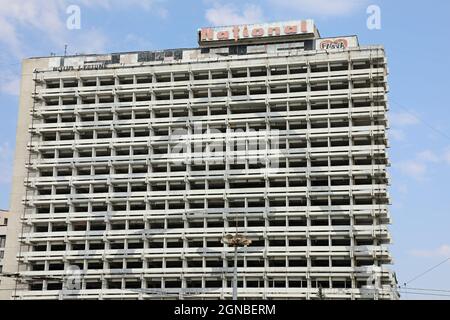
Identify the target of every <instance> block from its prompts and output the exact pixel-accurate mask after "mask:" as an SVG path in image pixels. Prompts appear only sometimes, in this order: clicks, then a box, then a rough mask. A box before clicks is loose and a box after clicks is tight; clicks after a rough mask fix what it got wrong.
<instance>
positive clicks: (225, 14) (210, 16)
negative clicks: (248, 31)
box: [205, 3, 264, 26]
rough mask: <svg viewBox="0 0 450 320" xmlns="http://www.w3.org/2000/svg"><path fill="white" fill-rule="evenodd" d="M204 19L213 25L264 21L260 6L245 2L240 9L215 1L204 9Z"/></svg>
mask: <svg viewBox="0 0 450 320" xmlns="http://www.w3.org/2000/svg"><path fill="white" fill-rule="evenodd" d="M205 17H206V20H208V22H209V23H211V24H212V25H214V26H226V25H235V24H247V23H256V22H263V21H264V14H263V11H262V9H261V7H260V6H258V5H255V4H247V5H245V6H244V8H243V9H242V10H240V9H239V8H238V7H236V6H234V5H231V4H219V3H215V4H214V6H213V7H212V8H209V9H207V10H206V14H205Z"/></svg>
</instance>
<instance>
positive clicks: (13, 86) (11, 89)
mask: <svg viewBox="0 0 450 320" xmlns="http://www.w3.org/2000/svg"><path fill="white" fill-rule="evenodd" d="M19 90H20V78H19V76H18V75H16V74H13V73H3V78H0V93H4V94H8V95H11V96H18V95H19Z"/></svg>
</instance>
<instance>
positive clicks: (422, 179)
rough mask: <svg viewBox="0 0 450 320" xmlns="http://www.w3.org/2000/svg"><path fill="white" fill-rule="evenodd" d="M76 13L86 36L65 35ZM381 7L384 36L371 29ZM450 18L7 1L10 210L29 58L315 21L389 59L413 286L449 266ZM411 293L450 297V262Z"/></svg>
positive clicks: (6, 178)
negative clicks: (204, 30)
mask: <svg viewBox="0 0 450 320" xmlns="http://www.w3.org/2000/svg"><path fill="white" fill-rule="evenodd" d="M413 3H414V4H413ZM72 4H75V5H78V6H79V7H80V9H81V29H79V30H69V29H68V28H67V27H66V20H67V19H68V17H69V15H68V14H67V13H66V9H67V7H68V6H69V5H72ZM372 4H374V5H378V6H379V7H380V9H381V23H382V24H381V29H380V30H369V29H368V28H367V24H366V21H367V19H368V14H367V12H366V9H367V8H368V6H369V5H372ZM449 13H450V2H449V1H444V0H430V1H406V0H397V1H383V0H378V1H377V0H367V1H366V0H264V1H252V0H240V1H220V0H190V1H186V0H140V1H139V0H128V1H119V0H78V1H77V0H72V1H70V0H45V1H44V0H15V1H13V2H12V1H8V0H0V68H1V69H2V72H1V73H0V208H8V207H9V192H10V181H11V171H12V162H13V153H14V145H15V134H16V132H15V131H16V122H17V111H18V107H17V105H18V96H17V95H18V88H19V77H20V61H21V59H22V58H24V57H29V56H43V55H44V56H45V55H49V54H50V53H51V52H53V53H56V54H62V53H63V52H64V45H65V44H67V45H68V53H69V54H75V53H101V52H118V51H133V50H152V49H163V48H178V47H195V46H196V45H197V43H196V40H197V39H196V30H197V28H198V27H201V26H210V25H228V24H239V23H244V22H247V23H250V22H260V21H278V20H291V19H304V18H312V19H314V20H316V24H317V26H318V27H319V30H320V32H321V34H322V36H340V35H348V34H357V35H358V36H359V38H360V42H361V44H363V45H365V44H383V45H384V46H385V47H386V50H387V54H388V59H389V60H388V61H389V70H390V77H389V84H390V96H389V97H390V101H391V104H390V124H391V130H390V131H391V132H390V143H391V149H390V157H391V162H392V167H391V169H390V174H391V178H392V186H391V189H390V194H391V197H392V203H393V204H392V207H391V212H392V216H393V219H394V224H393V226H392V228H391V231H392V235H393V239H394V245H393V246H392V253H393V256H394V258H395V262H396V264H395V266H394V270H395V271H396V272H397V275H398V278H399V281H400V283H404V282H407V281H408V280H410V279H412V278H414V277H415V276H417V275H419V274H420V273H422V272H423V271H426V270H427V269H428V268H430V267H433V266H434V265H436V264H438V263H439V262H441V261H443V260H444V259H445V258H450V188H449V187H448V181H450V121H449V120H448V119H449V118H450V108H449V102H448V91H449V89H450V88H449V80H448V76H449V74H450V61H449V59H448V52H449V51H450V41H449V40H450V37H449V35H450V19H449V18H448V14H449ZM23 134H25V133H23ZM409 286H410V287H413V288H426V289H442V290H450V261H447V263H445V264H443V265H441V266H440V267H439V268H437V269H435V270H433V271H432V272H430V273H427V274H426V275H424V276H423V277H421V278H419V279H417V280H416V281H414V282H412V283H410V284H409ZM445 294H449V295H450V292H449V293H445ZM404 297H406V298H411V299H412V298H427V299H429V298H432V296H429V295H426V296H419V295H412V294H407V295H404ZM436 298H438V297H436ZM441 298H445V297H441Z"/></svg>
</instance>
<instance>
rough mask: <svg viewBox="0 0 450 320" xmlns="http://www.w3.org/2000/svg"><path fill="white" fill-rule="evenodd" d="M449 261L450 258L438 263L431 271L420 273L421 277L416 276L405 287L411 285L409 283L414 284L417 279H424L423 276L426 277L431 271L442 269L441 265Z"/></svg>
mask: <svg viewBox="0 0 450 320" xmlns="http://www.w3.org/2000/svg"><path fill="white" fill-rule="evenodd" d="M449 260H450V258H447V259H445V260H444V261H442V262H440V263H438V264H437V265H435V266H434V267H431V268H430V269H428V270H426V271H424V272H422V273H420V274H419V275H417V276H415V277H414V278H412V279H411V280H409V281H407V282H405V286H406V285H407V284H409V283H411V282H413V281H415V280H417V279H419V278H421V277H423V276H424V275H426V274H427V273H430V272H431V271H433V270H435V269H437V268H438V267H440V266H441V265H443V264H444V263H446V262H447V261H449Z"/></svg>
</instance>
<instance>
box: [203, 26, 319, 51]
mask: <svg viewBox="0 0 450 320" xmlns="http://www.w3.org/2000/svg"><path fill="white" fill-rule="evenodd" d="M198 35H199V44H200V46H218V45H224V44H229V43H232V42H235V43H238V42H239V43H241V42H247V43H255V42H276V41H282V40H286V38H291V37H296V38H302V39H304V38H315V37H318V36H319V33H318V31H317V29H316V26H315V25H314V21H313V20H303V21H287V22H274V23H264V24H252V25H238V26H228V27H216V28H202V29H200V30H199V32H198Z"/></svg>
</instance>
